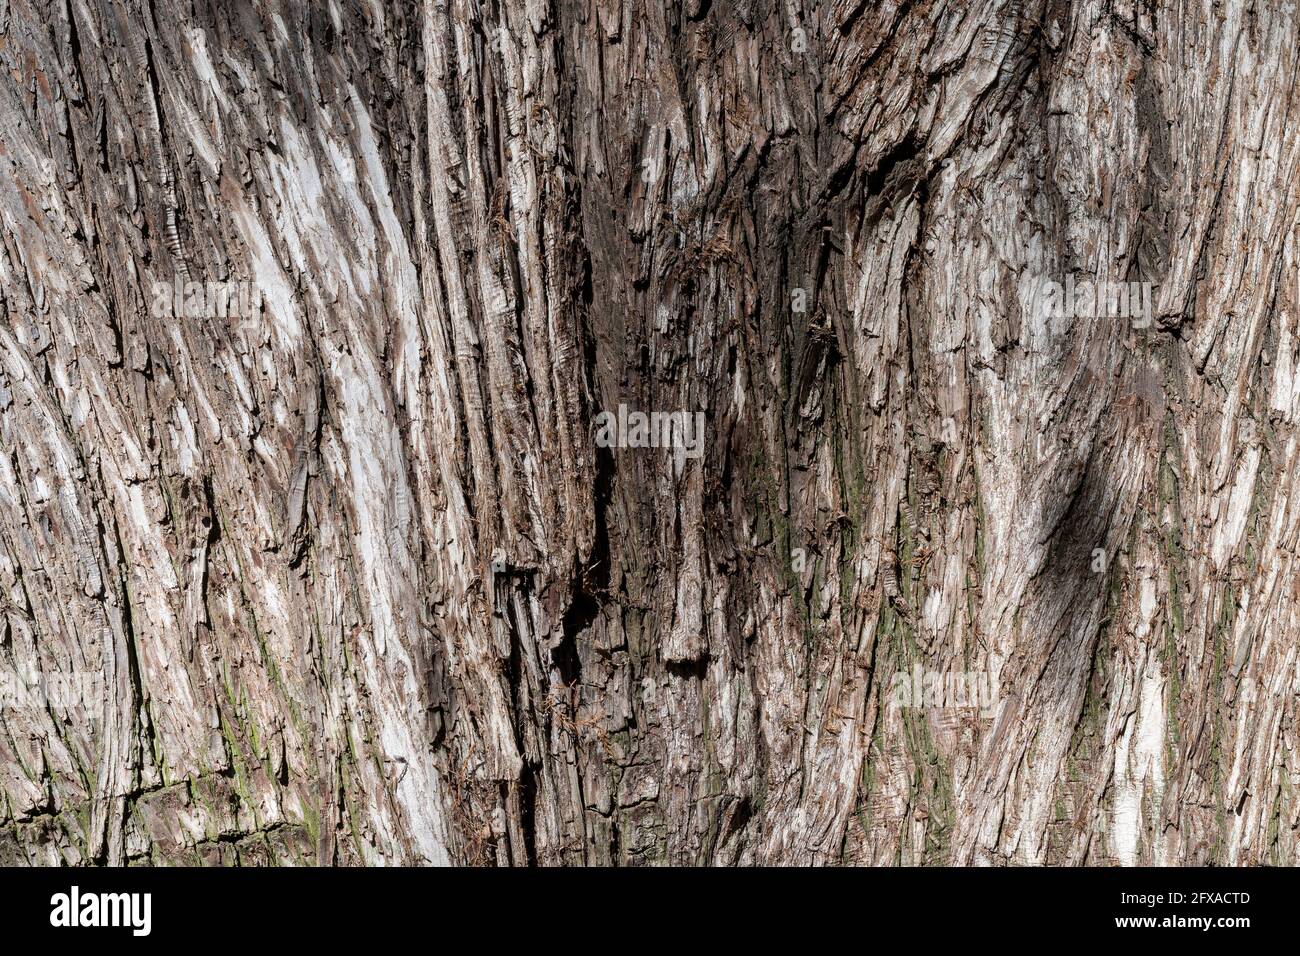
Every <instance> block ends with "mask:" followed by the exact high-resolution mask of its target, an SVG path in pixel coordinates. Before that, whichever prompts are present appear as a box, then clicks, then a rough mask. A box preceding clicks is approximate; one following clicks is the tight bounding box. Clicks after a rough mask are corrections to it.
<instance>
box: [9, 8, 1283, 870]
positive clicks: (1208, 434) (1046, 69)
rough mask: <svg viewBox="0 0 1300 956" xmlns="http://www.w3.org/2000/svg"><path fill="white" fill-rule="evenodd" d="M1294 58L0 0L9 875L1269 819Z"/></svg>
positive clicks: (1245, 36) (1189, 45)
mask: <svg viewBox="0 0 1300 956" xmlns="http://www.w3.org/2000/svg"><path fill="white" fill-rule="evenodd" d="M1298 51H1300V15H1298V14H1297V12H1296V10H1295V8H1294V5H1289V4H1283V3H1280V2H1248V0H1192V2H1190V3H1185V4H1173V3H1169V2H1159V3H1157V2H1154V0H1137V2H1120V0H1113V2H1112V0H1081V2H1073V3H1067V2H1042V0H1038V2H1036V0H969V2H964V0H950V2H946V0H929V2H889V0H885V2H881V3H877V4H866V3H858V2H856V0H847V2H838V3H830V2H828V3H823V4H822V5H820V6H814V5H812V4H809V3H803V2H800V0H790V2H763V0H751V2H728V3H712V4H711V3H709V2H708V0H688V2H686V3H682V4H678V3H658V4H654V3H652V4H644V5H642V4H626V5H625V4H620V3H619V2H617V0H613V2H611V0H593V2H570V0H557V2H551V3H547V2H544V0H519V2H509V3H504V4H503V3H498V2H485V3H482V4H476V3H470V2H465V0H450V2H433V0H423V2H418V0H406V2H385V3H379V2H368V0H326V2H321V3H310V4H308V3H305V2H300V3H291V2H283V0H239V2H233V3H231V2H193V3H181V2H178V0H154V2H151V3H144V4H142V3H141V2H139V0H122V2H112V3H110V2H108V0H66V2H53V3H32V2H30V0H0V62H2V63H3V67H4V77H3V80H2V81H0V167H3V168H4V169H5V170H6V173H7V174H6V175H5V176H3V177H0V219H2V221H3V246H0V292H2V298H0V309H2V312H0V620H3V625H2V627H0V670H7V671H10V672H16V673H17V672H21V673H25V674H28V675H30V674H31V673H32V671H33V669H36V670H39V671H40V672H41V673H44V674H45V675H47V682H49V681H52V680H53V679H54V675H57V674H65V675H67V674H75V675H86V674H90V675H102V686H99V687H98V691H97V692H96V693H87V694H83V695H81V699H67V698H66V695H64V697H60V698H59V699H57V700H53V699H51V700H50V701H48V702H47V703H46V705H42V706H33V704H32V700H31V698H30V697H29V698H28V699H26V700H25V701H21V702H17V703H15V702H13V701H10V703H9V704H8V705H7V706H5V707H3V708H0V793H2V794H3V801H2V802H0V862H14V861H31V862H44V863H48V862H57V861H60V860H67V861H71V862H108V863H114V864H119V863H127V862H150V861H152V862H155V863H162V862H192V861H195V860H200V861H203V862H209V863H234V862H243V863H250V862H274V863H287V862H295V861H299V862H321V863H378V862H393V863H396V862H407V863H421V862H431V863H445V862H452V863H465V862H469V863H500V864H525V863H532V862H537V863H548V864H549V863H650V862H668V863H723V864H731V863H744V864H747V863H818V864H821V863H841V862H843V863H871V864H890V863H900V862H901V863H939V862H953V863H962V864H969V863H979V864H989V863H991V864H1000V863H1070V864H1079V863H1088V864H1099V863H1114V862H1122V863H1133V862H1149V863H1160V864H1182V863H1208V862H1219V863H1234V864H1237V863H1262V862H1271V863H1285V864H1294V863H1296V862H1297V857H1298V855H1300V844H1298V842H1297V840H1298V838H1297V827H1298V826H1300V802H1298V801H1297V797H1296V787H1297V785H1298V784H1300V756H1298V755H1297V728H1296V712H1297V689H1298V683H1297V664H1298V661H1297V643H1298V640H1300V621H1298V620H1297V612H1296V603H1295V598H1296V595H1297V584H1296V582H1297V580H1298V579H1297V576H1296V567H1295V560H1296V559H1295V550H1296V544H1297V536H1298V535H1300V510H1298V509H1300V505H1298V504H1297V503H1298V502H1300V479H1298V478H1297V477H1296V468H1295V465H1296V457H1297V450H1298V445H1297V433H1296V419H1297V415H1300V385H1298V384H1297V350H1298V349H1300V333H1298V331H1297V323H1298V322H1300V312H1298V309H1300V303H1298V300H1300V262H1298V259H1300V247H1298V245H1297V240H1298V239H1300V216H1298V214H1297V200H1298V199H1300V101H1298V99H1297V97H1296V92H1297V89H1296V76H1297V69H1298V68H1300V62H1298V60H1300V52H1298ZM1066 276H1072V277H1078V278H1079V279H1080V280H1082V281H1088V280H1100V281H1106V280H1108V279H1115V280H1129V281H1132V282H1146V283H1151V284H1152V285H1153V286H1154V288H1155V290H1156V291H1155V299H1154V309H1153V312H1152V319H1153V321H1152V323H1151V325H1150V327H1146V328H1141V327H1138V328H1135V327H1134V326H1135V325H1137V326H1141V325H1142V324H1143V323H1140V322H1139V323H1134V322H1131V321H1129V320H1128V319H1122V318H1121V319H1117V318H1115V317H1114V316H1109V317H1108V316H1102V317H1087V316H1078V317H1075V318H1074V319H1073V320H1066V321H1060V319H1059V316H1058V317H1056V318H1053V317H1052V316H1050V315H1047V314H1046V313H1045V311H1044V309H1043V308H1041V307H1040V306H1041V299H1042V296H1041V290H1042V283H1043V282H1044V281H1045V280H1052V281H1060V282H1064V281H1065V277H1066ZM177 281H179V282H181V283H184V282H186V281H194V282H205V281H207V282H215V281H230V282H236V283H238V282H243V283H251V284H253V285H254V286H255V287H256V289H257V291H258V293H259V294H260V297H261V305H260V308H258V309H257V310H256V314H254V315H252V316H251V317H231V318H221V317H216V318H213V317H209V316H199V317H190V316H182V317H180V318H176V317H172V316H167V315H162V316H159V315H156V314H155V312H156V311H157V310H156V309H155V308H154V303H153V299H154V295H153V285H154V283H157V282H162V283H173V282H177ZM620 404H624V405H626V406H627V407H628V408H629V409H633V410H643V411H665V412H672V411H688V412H692V413H693V412H703V413H704V414H705V422H706V426H705V444H704V453H703V455H702V456H701V457H698V458H694V457H689V456H687V455H684V454H682V453H681V451H680V450H677V451H673V450H663V449H656V448H630V447H624V448H606V447H601V446H599V445H598V444H597V442H596V441H595V435H596V430H597V429H596V422H597V416H598V415H599V413H601V412H602V411H606V410H615V409H617V407H618V406H619V405H620ZM913 668H919V669H920V671H922V672H925V673H938V674H945V675H953V674H966V673H974V674H977V675H980V676H981V678H982V679H984V680H987V681H988V682H989V683H990V685H993V684H995V685H996V694H995V697H994V699H993V700H991V701H982V702H981V703H986V704H987V705H988V706H985V707H982V708H974V707H957V706H937V707H936V706H930V707H913V706H899V705H898V699H897V697H896V695H895V690H896V688H897V686H898V685H897V683H896V681H895V675H897V674H900V673H907V674H911V673H912V672H913ZM50 696H51V698H53V697H57V696H58V695H50ZM945 703H947V704H951V703H952V702H951V701H947V702H945Z"/></svg>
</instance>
